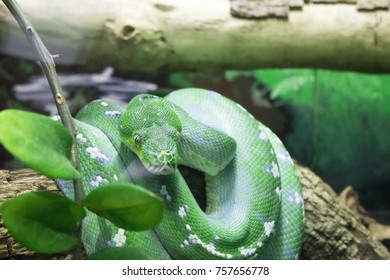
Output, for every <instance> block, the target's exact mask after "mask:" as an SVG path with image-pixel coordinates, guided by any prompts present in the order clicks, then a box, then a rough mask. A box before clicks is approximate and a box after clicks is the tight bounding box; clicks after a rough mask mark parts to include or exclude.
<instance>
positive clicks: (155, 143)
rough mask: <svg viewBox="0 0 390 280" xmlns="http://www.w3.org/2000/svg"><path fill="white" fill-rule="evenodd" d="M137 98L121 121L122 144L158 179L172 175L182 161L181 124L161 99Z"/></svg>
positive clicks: (130, 104)
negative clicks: (180, 145) (180, 158)
mask: <svg viewBox="0 0 390 280" xmlns="http://www.w3.org/2000/svg"><path fill="white" fill-rule="evenodd" d="M142 96H143V99H142V100H141V101H142V102H139V98H136V99H135V100H134V102H130V103H129V105H128V107H127V109H126V111H125V112H124V113H123V114H122V116H121V117H120V119H119V124H120V132H121V138H122V142H123V143H124V144H125V145H126V146H128V147H129V148H130V149H131V150H132V151H133V152H134V153H135V154H136V155H137V156H138V158H139V159H140V161H141V162H142V164H143V166H144V167H145V168H146V169H147V170H148V171H149V172H150V173H153V174H156V175H169V174H172V173H173V172H174V171H175V170H176V169H177V165H178V161H179V153H178V149H177V146H178V142H179V138H180V133H181V128H182V127H181V122H180V120H179V118H178V117H177V115H176V113H175V112H174V111H173V110H171V109H170V106H166V103H165V102H167V101H165V100H163V99H162V98H158V97H153V98H151V97H148V95H147V97H148V98H146V97H145V95H142Z"/></svg>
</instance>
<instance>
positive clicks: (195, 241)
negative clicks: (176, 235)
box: [188, 234, 203, 245]
mask: <svg viewBox="0 0 390 280" xmlns="http://www.w3.org/2000/svg"><path fill="white" fill-rule="evenodd" d="M188 242H189V243H190V244H199V245H200V244H202V243H203V242H202V240H200V239H199V237H198V236H197V235H196V234H190V235H188Z"/></svg>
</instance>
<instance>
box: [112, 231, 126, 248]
mask: <svg viewBox="0 0 390 280" xmlns="http://www.w3.org/2000/svg"><path fill="white" fill-rule="evenodd" d="M112 241H113V242H114V244H115V247H122V246H123V245H125V242H126V236H125V231H124V230H123V229H121V228H120V229H119V230H118V233H117V234H115V236H114V238H113V239H112Z"/></svg>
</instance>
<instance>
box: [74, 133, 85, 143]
mask: <svg viewBox="0 0 390 280" xmlns="http://www.w3.org/2000/svg"><path fill="white" fill-rule="evenodd" d="M76 140H77V141H78V142H81V143H85V142H87V138H85V137H84V136H83V134H81V133H79V134H77V135H76Z"/></svg>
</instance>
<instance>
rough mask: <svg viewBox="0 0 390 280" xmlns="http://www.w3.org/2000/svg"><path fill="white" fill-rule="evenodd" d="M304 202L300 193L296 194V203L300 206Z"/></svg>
mask: <svg viewBox="0 0 390 280" xmlns="http://www.w3.org/2000/svg"><path fill="white" fill-rule="evenodd" d="M301 202H302V197H301V196H300V195H299V193H297V192H295V203H296V204H299V203H301Z"/></svg>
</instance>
